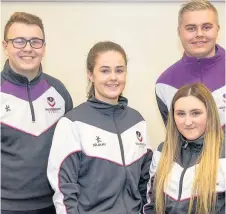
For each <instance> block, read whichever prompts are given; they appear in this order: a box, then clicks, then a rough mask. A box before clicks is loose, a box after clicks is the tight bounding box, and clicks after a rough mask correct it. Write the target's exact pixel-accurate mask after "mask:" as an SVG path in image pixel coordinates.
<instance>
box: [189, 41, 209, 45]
mask: <svg viewBox="0 0 226 214" xmlns="http://www.w3.org/2000/svg"><path fill="white" fill-rule="evenodd" d="M206 43H207V41H197V42H192V43H191V44H193V45H202V44H206Z"/></svg>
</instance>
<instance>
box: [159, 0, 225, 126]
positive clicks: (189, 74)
mask: <svg viewBox="0 0 226 214" xmlns="http://www.w3.org/2000/svg"><path fill="white" fill-rule="evenodd" d="M219 30H220V26H219V23H218V13H217V10H216V8H215V7H214V6H213V5H212V4H211V3H210V2H208V1H203V0H197V1H190V2H188V3H186V4H183V5H182V7H181V9H180V11H179V17H178V35H179V37H180V40H181V43H182V46H183V48H184V55H183V57H182V58H181V59H180V60H179V61H178V62H176V63H175V64H173V65H172V66H170V67H169V68H168V69H167V70H166V71H164V72H163V73H162V74H161V76H160V77H159V78H158V80H157V82H156V88H155V89H156V98H157V103H158V107H159V110H160V112H161V115H162V118H163V121H164V123H165V124H166V123H167V117H168V111H169V107H170V103H171V101H172V98H173V96H174V94H175V93H176V91H177V90H178V88H180V87H181V86H183V85H185V84H188V83H195V82H201V83H203V84H205V85H206V86H207V87H208V88H209V89H210V90H211V92H212V95H213V96H214V98H215V100H216V103H217V107H218V110H219V115H220V119H221V124H222V127H223V126H224V125H225V104H226V86H225V49H223V48H222V47H220V46H219V45H217V44H216V40H217V37H218V32H219Z"/></svg>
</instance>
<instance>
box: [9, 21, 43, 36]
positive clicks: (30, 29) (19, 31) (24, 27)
mask: <svg viewBox="0 0 226 214" xmlns="http://www.w3.org/2000/svg"><path fill="white" fill-rule="evenodd" d="M7 37H8V38H16V37H25V38H32V37H38V38H43V33H42V30H41V28H40V27H39V26H38V25H33V24H24V23H19V22H16V23H13V24H12V25H11V26H10V27H9V30H8V34H7Z"/></svg>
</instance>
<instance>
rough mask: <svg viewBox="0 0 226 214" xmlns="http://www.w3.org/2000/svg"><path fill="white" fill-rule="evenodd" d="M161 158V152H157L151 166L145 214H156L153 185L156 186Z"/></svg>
mask: <svg viewBox="0 0 226 214" xmlns="http://www.w3.org/2000/svg"><path fill="white" fill-rule="evenodd" d="M159 158H160V152H159V151H155V152H154V154H153V157H152V161H151V166H150V169H149V174H150V178H149V181H148V184H147V203H146V204H145V205H144V208H143V213H144V214H156V211H155V202H154V186H153V184H154V178H155V172H156V168H157V164H158V160H159Z"/></svg>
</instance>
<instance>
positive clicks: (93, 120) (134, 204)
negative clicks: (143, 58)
mask: <svg viewBox="0 0 226 214" xmlns="http://www.w3.org/2000/svg"><path fill="white" fill-rule="evenodd" d="M147 145H148V138H147V128H146V122H145V121H144V119H143V117H142V116H141V115H140V113H138V112H137V111H135V110H134V109H132V108H130V107H128V106H127V99H125V98H123V97H120V98H119V102H118V104H117V105H111V104H107V103H104V102H101V101H99V100H97V99H96V98H95V97H94V96H93V97H92V98H90V99H89V100H88V101H87V102H85V103H83V104H81V105H79V106H78V107H76V108H74V109H73V110H72V111H70V112H69V113H67V114H66V115H65V116H64V117H63V118H62V119H61V120H60V121H59V123H58V124H57V127H56V130H55V133H54V137H53V143H52V147H51V151H50V156H49V162H48V169H47V175H48V179H49V181H50V184H51V186H52V188H53V189H54V191H55V194H54V197H53V201H54V204H55V207H56V210H57V213H58V214H139V213H140V212H142V207H143V205H144V204H145V203H146V193H147V182H148V180H149V168H150V163H151V157H152V152H151V150H148V149H147Z"/></svg>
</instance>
